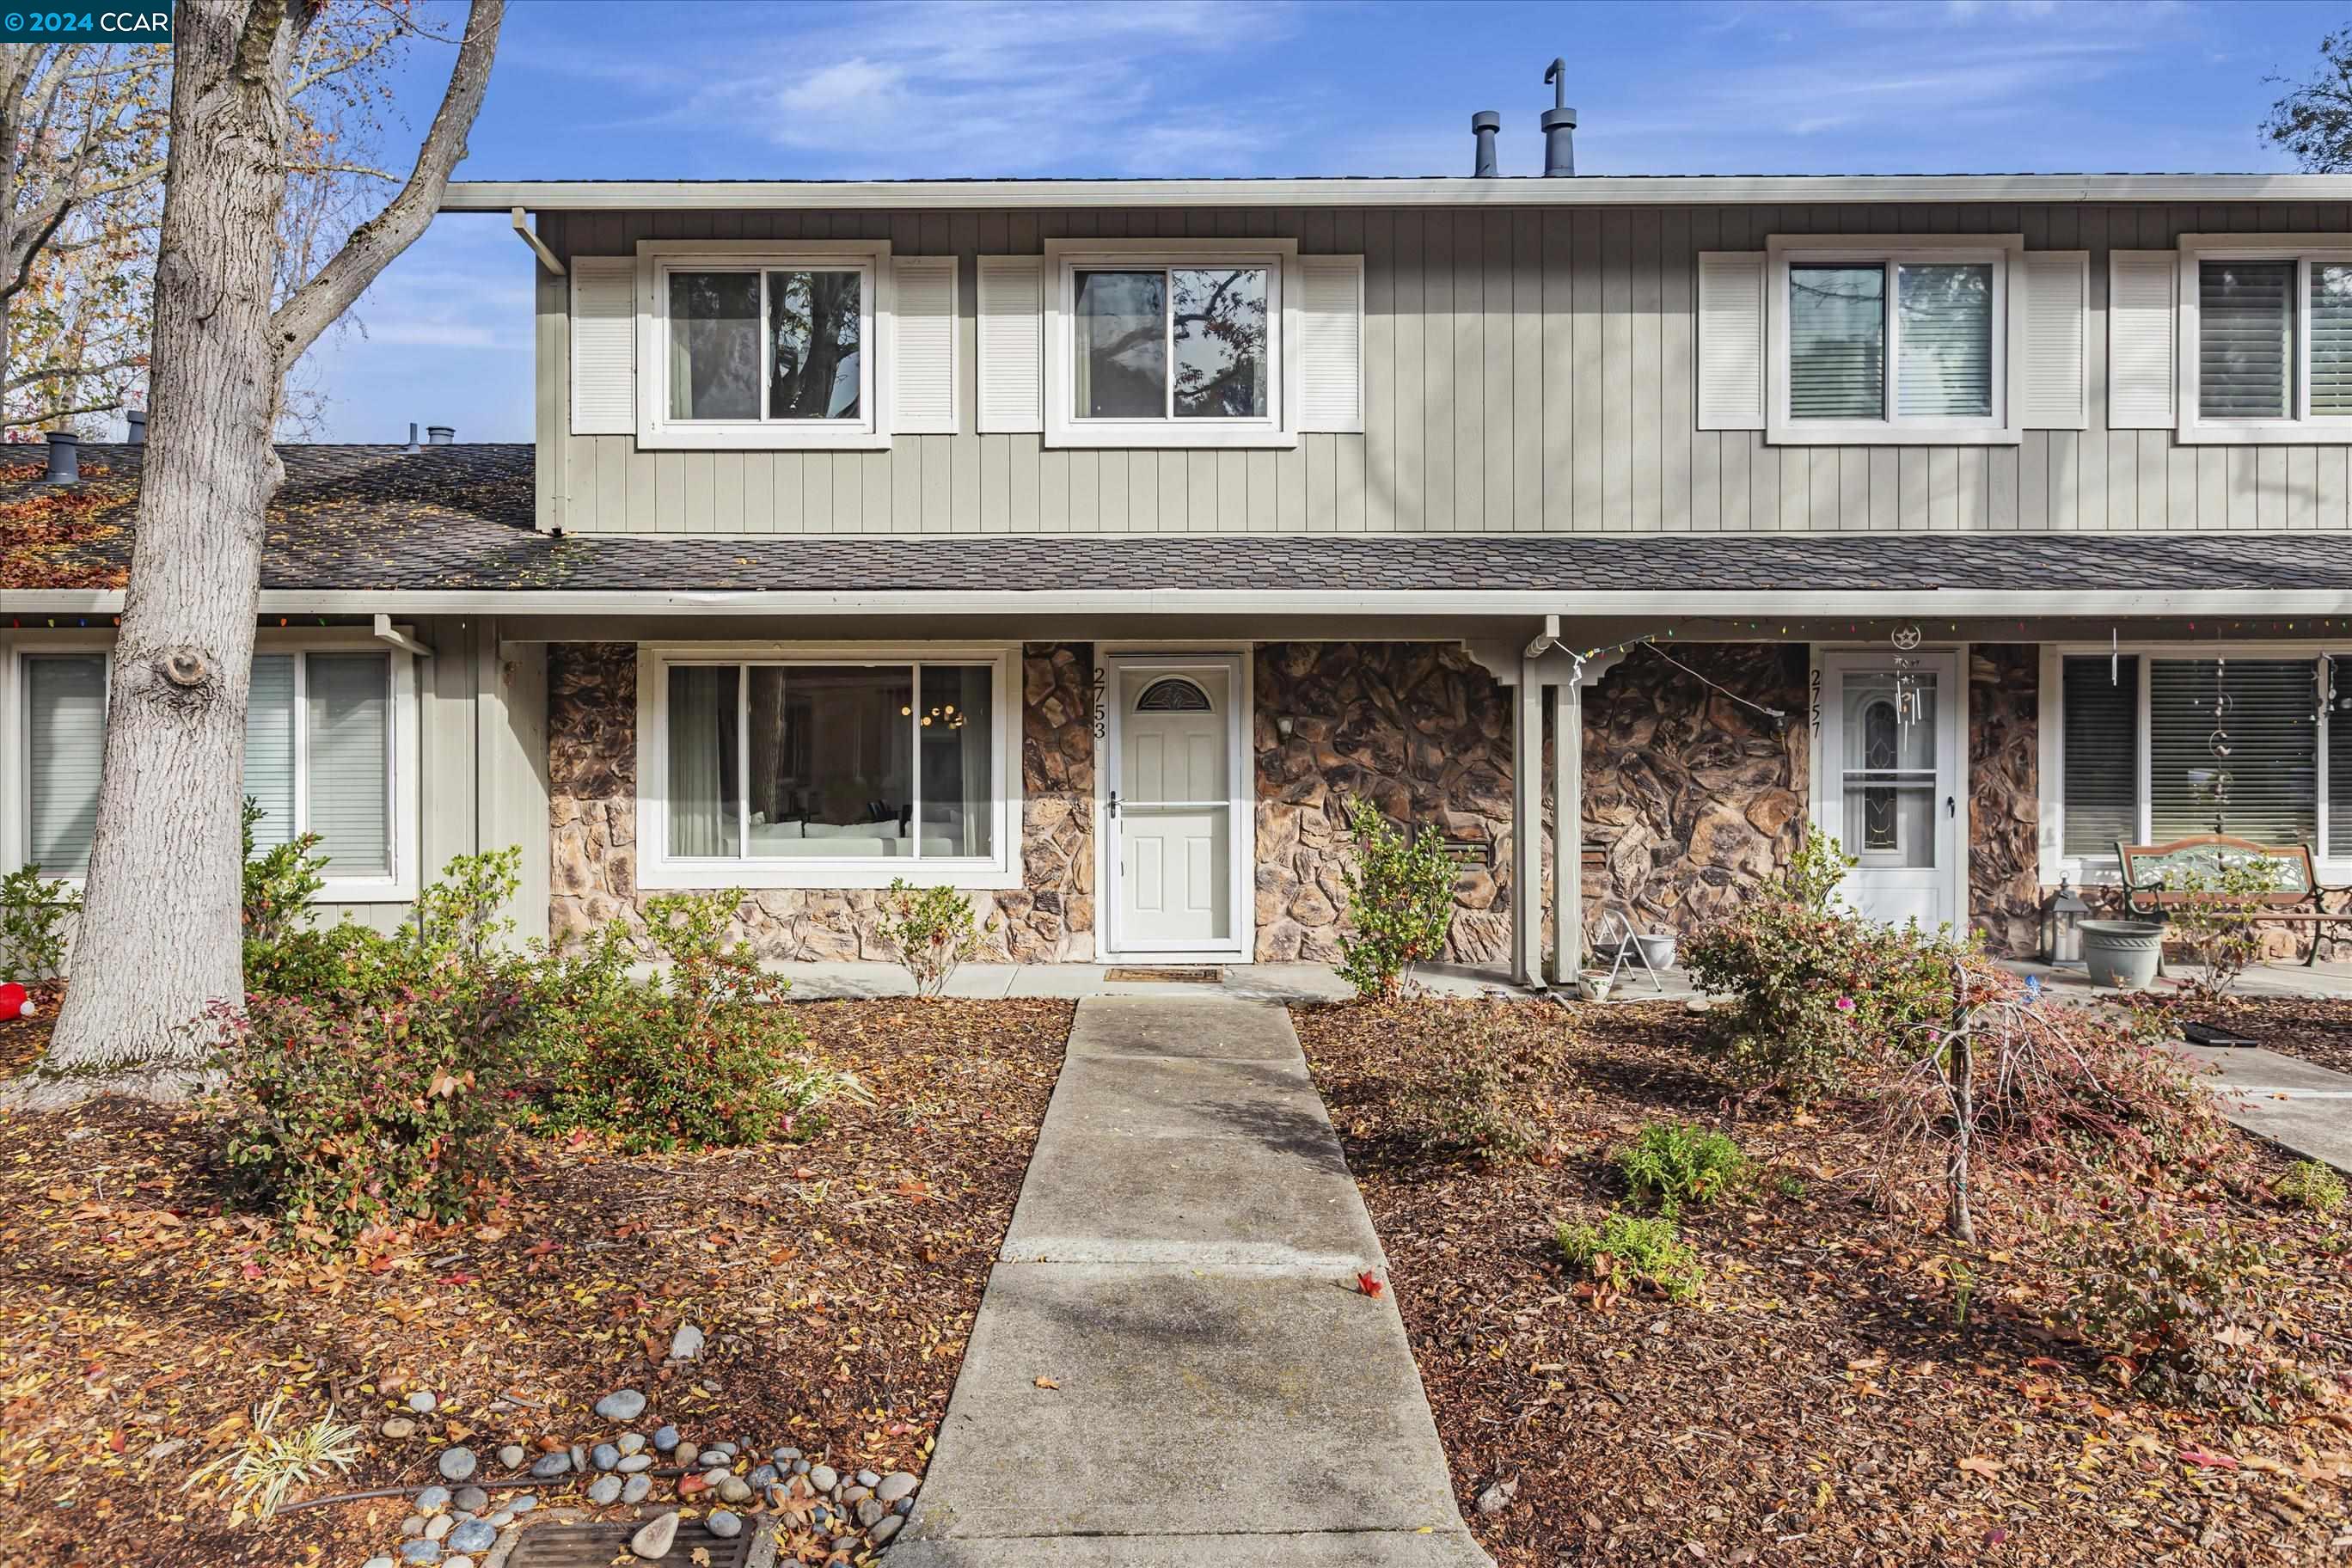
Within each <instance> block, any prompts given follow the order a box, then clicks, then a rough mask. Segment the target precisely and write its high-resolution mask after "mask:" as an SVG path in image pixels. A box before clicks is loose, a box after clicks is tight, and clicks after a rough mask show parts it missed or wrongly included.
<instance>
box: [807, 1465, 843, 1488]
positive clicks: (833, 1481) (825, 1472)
mask: <svg viewBox="0 0 2352 1568" xmlns="http://www.w3.org/2000/svg"><path fill="white" fill-rule="evenodd" d="M808 1479H809V1485H811V1486H813V1487H814V1488H815V1489H817V1490H819V1491H821V1492H829V1491H831V1490H832V1489H834V1488H835V1487H837V1486H839V1485H840V1484H841V1478H840V1476H838V1475H836V1474H835V1472H834V1468H833V1467H832V1466H831V1465H812V1466H810V1467H809V1473H808Z"/></svg>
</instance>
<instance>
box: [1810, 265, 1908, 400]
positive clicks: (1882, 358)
mask: <svg viewBox="0 0 2352 1568" xmlns="http://www.w3.org/2000/svg"><path fill="white" fill-rule="evenodd" d="M1885 416H1886V269H1885V268H1883V267H1791V268H1789V417H1790V418H1791V419H1883V418H1885Z"/></svg>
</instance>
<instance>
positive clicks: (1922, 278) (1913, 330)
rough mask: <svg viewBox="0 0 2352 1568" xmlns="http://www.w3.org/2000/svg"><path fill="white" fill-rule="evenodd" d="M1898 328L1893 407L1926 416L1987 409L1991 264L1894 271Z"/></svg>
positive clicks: (1989, 403)
mask: <svg viewBox="0 0 2352 1568" xmlns="http://www.w3.org/2000/svg"><path fill="white" fill-rule="evenodd" d="M1895 310H1896V311H1897V313H1898V316H1899V318H1900V322H1901V327H1902V332H1901V336H1900V340H1899V341H1900V346H1899V348H1898V349H1897V351H1896V352H1897V354H1898V356H1899V357H1898V361H1897V363H1896V365H1895V405H1896V407H1897V408H1898V409H1900V410H1901V412H1903V413H1905V414H1907V415H1914V416H1928V417H1961V416H1979V417H1981V416H1989V415H1990V414H1991V413H1992V268H1990V267H1985V266H1977V265H1962V266H1942V265H1939V266H1920V267H1898V268H1895Z"/></svg>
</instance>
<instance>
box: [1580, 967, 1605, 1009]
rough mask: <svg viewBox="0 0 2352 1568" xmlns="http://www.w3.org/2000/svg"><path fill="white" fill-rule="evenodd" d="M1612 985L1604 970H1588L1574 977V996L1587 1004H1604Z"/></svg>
mask: <svg viewBox="0 0 2352 1568" xmlns="http://www.w3.org/2000/svg"><path fill="white" fill-rule="evenodd" d="M1611 984H1613V982H1612V980H1611V979H1610V975H1609V972H1608V971H1607V970H1605V969H1588V970H1586V971H1585V972H1584V973H1582V974H1580V975H1578V976H1577V977H1576V994H1578V995H1580V996H1581V997H1583V998H1584V999H1585V1000H1586V1001H1587V1002H1606V1001H1608V1000H1609V988H1610V986H1611Z"/></svg>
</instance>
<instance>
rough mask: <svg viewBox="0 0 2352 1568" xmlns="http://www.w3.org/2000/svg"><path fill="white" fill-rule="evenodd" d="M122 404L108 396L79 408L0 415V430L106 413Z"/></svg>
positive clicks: (47, 409) (119, 399)
mask: <svg viewBox="0 0 2352 1568" xmlns="http://www.w3.org/2000/svg"><path fill="white" fill-rule="evenodd" d="M121 406H122V399H121V398H119V397H116V398H110V399H109V400H108V401H106V402H104V403H85V404H83V405H81V406H79V408H45V409H43V410H42V411H41V412H40V413H38V414H26V415H20V416H17V417H16V418H14V419H11V418H8V417H7V416H5V415H0V430H14V429H16V428H17V427H19V426H25V425H47V424H48V423H49V422H50V421H52V420H57V419H70V418H72V417H73V416H75V415H77V414H106V413H110V412H111V411H112V410H114V409H117V408H120V407H121Z"/></svg>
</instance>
